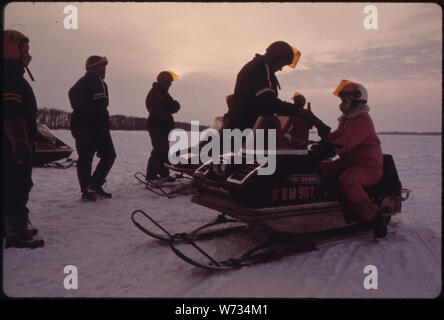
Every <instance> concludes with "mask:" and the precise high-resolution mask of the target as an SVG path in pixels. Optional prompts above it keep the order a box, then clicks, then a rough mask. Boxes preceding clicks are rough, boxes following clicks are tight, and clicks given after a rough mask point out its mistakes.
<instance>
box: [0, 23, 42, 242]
mask: <svg viewBox="0 0 444 320" xmlns="http://www.w3.org/2000/svg"><path fill="white" fill-rule="evenodd" d="M3 59H4V60H3V90H2V111H3V192H4V193H3V201H4V202H3V213H4V215H3V218H4V222H5V223H4V224H3V225H4V232H3V236H4V237H5V248H9V247H16V248H37V247H42V246H43V245H44V241H43V240H41V239H37V238H35V235H36V234H37V232H38V230H37V229H35V228H32V226H31V225H30V222H29V218H28V215H29V209H28V208H27V206H26V205H27V203H28V199H29V193H30V191H31V188H32V186H33V182H32V177H31V176H32V158H33V154H34V152H35V146H34V141H35V137H36V135H37V125H36V114H37V102H36V99H35V96H34V91H33V90H32V88H31V86H30V85H29V83H28V82H27V81H26V80H25V78H24V77H23V74H24V72H25V69H26V70H27V71H28V74H29V76H30V78H31V80H33V81H34V79H33V77H32V75H31V73H30V72H29V69H28V65H29V63H30V61H31V55H30V54H29V39H28V38H27V37H26V36H25V35H23V34H22V33H20V32H18V31H16V30H5V31H3Z"/></svg>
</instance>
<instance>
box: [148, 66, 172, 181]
mask: <svg viewBox="0 0 444 320" xmlns="http://www.w3.org/2000/svg"><path fill="white" fill-rule="evenodd" d="M178 78H179V76H177V75H176V74H174V73H173V72H172V71H162V72H160V73H159V75H158V76H157V79H156V80H157V82H154V83H153V87H152V88H151V90H150V91H149V92H148V95H147V97H146V100H145V104H146V109H147V110H148V113H149V117H148V121H147V129H148V132H149V134H150V138H151V144H152V146H153V150H152V151H151V156H150V159H149V160H148V164H147V168H146V180H147V181H150V180H156V179H159V178H162V179H168V180H169V181H172V180H173V178H172V177H170V172H169V170H168V168H166V167H165V166H164V163H168V162H169V161H168V150H169V141H168V135H169V133H170V131H171V130H173V129H174V119H173V116H172V114H174V113H176V112H178V111H179V109H180V104H179V102H177V101H176V100H174V99H173V98H172V97H171V95H170V94H169V93H168V89H169V88H170V87H171V84H172V82H173V81H174V80H177V79H178Z"/></svg>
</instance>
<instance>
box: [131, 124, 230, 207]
mask: <svg viewBox="0 0 444 320" xmlns="http://www.w3.org/2000/svg"><path fill="white" fill-rule="evenodd" d="M221 127H222V117H216V118H215V120H214V122H213V124H212V125H211V127H210V128H211V129H215V130H219V129H220V128H221ZM201 146H202V144H201V143H199V145H198V146H197V148H193V147H189V148H187V149H185V150H178V152H177V155H178V157H179V158H182V161H180V162H179V163H177V164H171V163H164V166H165V167H166V168H168V169H169V170H171V171H173V172H175V174H173V175H172V176H170V177H166V178H161V179H159V180H156V181H153V182H148V181H147V180H146V176H145V175H144V174H143V173H142V172H136V173H135V175H134V177H135V178H136V179H137V180H138V181H139V182H140V183H142V184H144V185H145V187H146V189H148V190H149V191H151V192H153V193H154V194H156V195H159V196H162V197H167V198H169V199H170V198H174V197H176V196H177V195H189V194H193V193H195V191H196V189H195V183H194V181H193V178H192V175H193V173H194V172H195V171H196V169H198V168H199V167H200V166H201V165H202V163H201V162H200V157H199V152H200V148H201ZM196 151H197V153H196ZM192 159H197V161H193V160H192ZM182 163H184V164H182ZM171 178H173V180H175V181H173V182H172V181H170V180H171Z"/></svg>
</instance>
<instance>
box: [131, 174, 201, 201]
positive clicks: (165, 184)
mask: <svg viewBox="0 0 444 320" xmlns="http://www.w3.org/2000/svg"><path fill="white" fill-rule="evenodd" d="M134 177H135V178H136V179H137V181H139V182H140V183H142V184H144V185H145V188H146V189H148V190H149V191H151V192H152V193H154V194H157V195H158V196H161V197H167V198H169V199H171V198H174V197H176V196H177V195H179V194H181V193H186V192H187V191H190V190H191V189H193V187H194V182H193V181H192V178H190V177H187V176H184V175H183V174H175V175H173V176H170V177H165V178H160V179H158V180H155V181H148V180H147V179H146V176H145V175H144V174H143V173H142V172H136V174H135V175H134ZM171 178H173V179H174V180H175V181H174V182H172V181H170V179H171ZM178 180H182V181H179V182H177V181H178ZM183 180H189V181H187V182H183Z"/></svg>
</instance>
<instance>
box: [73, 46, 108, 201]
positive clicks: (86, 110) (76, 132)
mask: <svg viewBox="0 0 444 320" xmlns="http://www.w3.org/2000/svg"><path fill="white" fill-rule="evenodd" d="M107 64H108V60H107V59H106V58H105V57H100V56H97V55H94V56H90V57H89V58H88V59H87V60H86V73H85V75H84V76H83V77H82V78H80V79H79V80H78V81H77V82H76V83H75V84H74V86H73V87H72V88H71V89H70V90H69V93H68V96H69V101H70V103H71V107H72V109H73V113H72V118H71V123H70V130H71V133H72V135H73V137H74V139H75V141H76V149H77V153H78V155H79V158H78V161H77V176H78V179H79V184H80V190H81V192H82V200H85V201H94V200H96V196H97V195H99V196H103V197H107V198H111V196H112V195H111V193H109V192H106V191H105V190H103V187H102V186H103V184H104V183H105V181H106V177H107V175H108V173H109V171H110V170H111V167H112V166H113V164H114V160H115V158H116V151H115V149H114V144H113V141H112V138H111V134H110V125H109V113H108V109H107V107H108V86H107V84H106V83H105V81H104V80H103V79H104V78H105V68H106V65H107ZM96 152H97V156H98V157H99V158H100V161H99V163H98V164H97V167H96V168H95V170H94V173H93V174H92V175H91V172H92V161H93V158H94V154H95V153H96Z"/></svg>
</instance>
